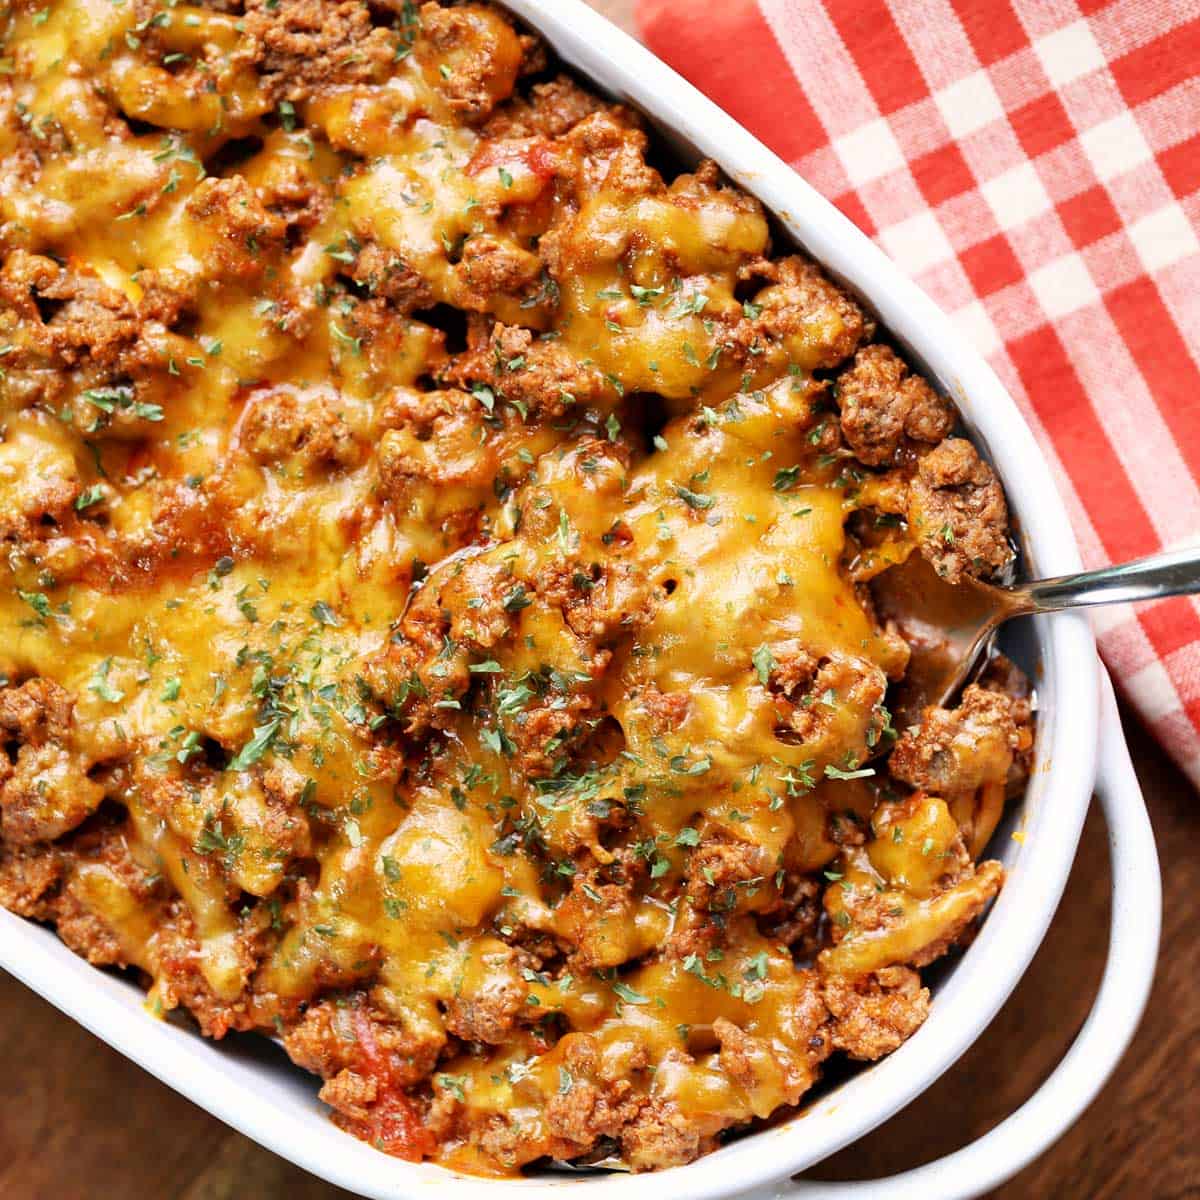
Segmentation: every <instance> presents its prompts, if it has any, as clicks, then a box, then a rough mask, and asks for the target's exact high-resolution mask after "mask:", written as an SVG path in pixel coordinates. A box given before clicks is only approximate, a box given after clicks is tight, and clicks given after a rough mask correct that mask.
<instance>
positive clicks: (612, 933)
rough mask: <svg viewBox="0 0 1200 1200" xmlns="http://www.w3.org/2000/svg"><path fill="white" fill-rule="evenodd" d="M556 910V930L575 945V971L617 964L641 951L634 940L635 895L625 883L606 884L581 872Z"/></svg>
mask: <svg viewBox="0 0 1200 1200" xmlns="http://www.w3.org/2000/svg"><path fill="white" fill-rule="evenodd" d="M571 884H572V886H571V890H570V892H568V893H567V895H566V897H565V898H564V899H563V901H562V903H561V904H559V906H558V908H557V909H556V910H555V929H556V931H557V932H558V933H559V934H560V936H562V937H564V938H566V939H567V940H568V941H569V942H570V943H571V944H572V945H573V946H574V950H573V951H572V955H571V969H572V970H573V971H575V972H576V973H579V972H586V971H593V970H596V969H597V968H600V969H603V968H605V967H618V966H620V965H621V964H622V963H623V962H626V961H628V960H629V958H630V957H632V956H633V955H634V954H636V953H637V952H638V949H639V948H638V947H637V946H636V944H635V943H634V940H633V936H632V935H633V914H634V898H633V895H632V891H631V888H630V887H629V886H628V885H626V884H616V883H605V882H603V881H602V880H601V879H600V878H599V877H598V876H597V875H596V873H595V872H591V871H589V872H584V871H579V872H577V873H576V874H575V876H574V877H573V879H572V881H571Z"/></svg>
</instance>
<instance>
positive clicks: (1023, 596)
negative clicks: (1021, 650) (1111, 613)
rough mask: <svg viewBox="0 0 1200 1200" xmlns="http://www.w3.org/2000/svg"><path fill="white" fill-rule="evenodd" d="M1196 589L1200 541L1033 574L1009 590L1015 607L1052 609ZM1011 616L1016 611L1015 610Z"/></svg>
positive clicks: (1152, 597)
mask: <svg viewBox="0 0 1200 1200" xmlns="http://www.w3.org/2000/svg"><path fill="white" fill-rule="evenodd" d="M1198 592H1200V544H1197V545H1194V546H1185V547H1183V548H1182V549H1179V550H1166V551H1164V552H1163V553H1161V554H1151V555H1149V556H1148V557H1146V558H1136V559H1134V560H1133V561H1132V562H1127V563H1118V564H1116V565H1115V566H1111V567H1101V568H1100V569H1099V570H1098V571H1080V572H1079V573H1078V574H1076V575H1060V576H1058V578H1056V579H1035V580H1032V581H1031V582H1029V583H1023V584H1019V585H1018V586H1016V587H1014V588H1012V589H1011V594H1012V596H1013V599H1014V600H1015V601H1017V604H1018V606H1019V607H1018V611H1020V612H1026V613H1031V612H1032V613H1039V612H1057V611H1058V610H1059V609H1063V608H1079V607H1084V606H1087V605H1092V604H1123V603H1126V602H1128V601H1130V600H1160V599H1162V598H1163V597H1165V596H1180V595H1185V594H1188V593H1193V594H1194V593H1198ZM1014 615H1015V614H1014Z"/></svg>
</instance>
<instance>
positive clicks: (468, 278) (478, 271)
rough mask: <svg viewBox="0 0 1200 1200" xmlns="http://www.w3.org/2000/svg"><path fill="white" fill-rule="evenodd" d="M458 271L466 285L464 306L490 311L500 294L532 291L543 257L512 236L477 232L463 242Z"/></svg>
mask: <svg viewBox="0 0 1200 1200" xmlns="http://www.w3.org/2000/svg"><path fill="white" fill-rule="evenodd" d="M454 273H455V274H456V275H457V276H458V279H459V282H460V283H461V284H462V288H463V290H462V293H461V294H460V302H461V303H462V305H463V307H464V308H468V309H474V310H475V311H476V312H486V311H487V310H488V307H489V305H490V303H491V301H492V300H493V298H494V297H496V296H511V297H518V296H521V295H523V294H524V293H526V292H528V291H529V289H530V288H532V287H533V286H534V285H535V284H536V283H537V282H538V280H539V279H540V278H541V274H542V260H541V259H540V258H538V256H537V255H536V254H534V253H533V252H532V251H530V250H522V249H521V247H520V246H518V245H517V244H516V243H515V242H514V241H512V240H511V239H509V238H499V237H496V236H494V235H493V234H490V233H476V234H472V236H471V237H469V238H467V240H466V241H465V242H464V243H463V248H462V256H461V258H460V259H459V261H458V262H457V263H456V264H455V265H454Z"/></svg>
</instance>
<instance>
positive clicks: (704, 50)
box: [638, 0, 1200, 785]
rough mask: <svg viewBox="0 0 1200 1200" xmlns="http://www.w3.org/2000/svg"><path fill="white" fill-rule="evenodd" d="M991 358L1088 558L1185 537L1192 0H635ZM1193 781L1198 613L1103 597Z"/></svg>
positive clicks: (1122, 649)
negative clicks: (1116, 603)
mask: <svg viewBox="0 0 1200 1200" xmlns="http://www.w3.org/2000/svg"><path fill="white" fill-rule="evenodd" d="M638 16H639V19H640V23H641V27H642V32H643V35H644V37H645V40H646V41H647V42H648V44H649V45H650V47H651V48H652V49H653V50H654V51H655V52H656V53H658V54H659V55H660V56H661V57H662V58H664V59H666V60H667V61H668V62H669V63H671V64H672V65H673V66H675V67H676V68H677V69H678V70H679V71H680V72H682V74H684V75H685V76H687V77H688V78H689V79H691V80H692V81H693V82H694V83H696V84H697V85H698V86H699V87H700V88H702V89H703V90H704V91H705V92H707V93H708V94H709V95H710V96H712V97H713V99H715V100H716V101H717V103H719V104H721V105H722V106H723V107H724V108H725V109H727V110H728V111H729V112H730V113H731V114H732V115H733V116H734V117H736V118H737V119H738V120H739V121H741V122H742V123H743V124H744V125H746V126H747V127H748V128H750V129H752V130H754V131H755V132H756V133H757V134H758V135H759V136H760V137H762V138H763V140H764V141H766V142H767V144H768V145H770V146H771V147H772V148H773V149H774V150H776V151H777V152H778V153H779V154H780V155H782V156H783V157H784V158H785V159H787V160H788V161H789V162H790V163H791V164H792V165H793V166H794V167H796V169H797V170H798V171H799V172H800V173H801V174H802V175H803V176H804V177H805V178H806V179H808V180H809V182H811V183H812V184H813V185H814V186H815V187H817V188H818V189H819V190H820V191H821V192H823V193H824V194H825V195H826V196H827V197H828V198H829V199H830V200H832V201H833V202H834V203H835V204H836V205H837V206H838V207H839V208H840V209H841V210H842V211H843V212H844V213H846V214H847V215H848V216H849V217H850V218H851V219H852V220H854V221H855V222H856V223H857V224H858V225H859V226H860V227H861V228H862V229H864V230H866V232H867V233H868V234H870V235H871V236H872V237H874V238H875V239H876V241H878V243H879V244H880V245H881V246H882V247H883V249H884V250H886V251H887V252H888V253H889V254H890V255H891V256H892V258H893V259H895V260H896V262H897V263H899V265H900V266H901V267H902V268H904V269H905V270H906V271H907V272H908V273H909V274H910V275H912V276H913V277H914V278H915V279H916V280H917V282H918V283H920V284H921V285H922V286H923V287H924V288H925V289H926V290H927V291H928V292H929V293H930V294H931V295H932V296H933V297H934V299H935V300H936V301H937V302H938V303H939V304H940V305H941V306H942V307H943V308H944V309H945V310H946V311H947V312H949V313H951V314H952V316H953V319H954V321H955V322H956V324H957V325H958V328H959V329H960V330H961V331H962V333H963V336H964V337H968V338H971V339H972V340H973V341H974V342H975V344H976V345H977V346H978V347H979V349H980V350H982V351H983V352H984V354H986V355H987V357H988V359H989V360H990V362H991V363H992V366H993V367H995V369H996V370H997V372H998V373H999V375H1000V377H1001V379H1002V380H1003V381H1004V383H1005V385H1006V386H1007V387H1008V389H1009V391H1010V392H1011V393H1012V395H1013V396H1014V397H1015V398H1016V400H1017V403H1018V404H1019V405H1020V406H1021V410H1022V411H1023V413H1024V414H1025V417H1026V418H1027V419H1028V421H1029V423H1030V424H1031V425H1032V427H1033V430H1034V432H1035V434H1036V435H1037V438H1038V440H1039V442H1040V443H1041V445H1042V447H1043V449H1044V451H1045V453H1046V456H1047V457H1048V458H1049V460H1050V462H1051V464H1052V466H1053V468H1054V469H1055V471H1056V473H1057V478H1058V483H1059V486H1060V489H1061V491H1062V494H1063V495H1064V496H1065V497H1066V501H1067V505H1068V508H1069V510H1070V513H1071V516H1072V519H1073V521H1074V524H1075V530H1076V533H1077V535H1078V537H1079V541H1080V544H1081V546H1082V548H1083V557H1084V560H1085V561H1086V562H1087V563H1088V565H1100V564H1103V563H1106V562H1110V561H1120V560H1123V559H1128V558H1134V557H1136V556H1138V555H1142V554H1148V553H1150V552H1151V551H1154V550H1157V549H1159V548H1160V547H1170V546H1177V545H1180V544H1183V543H1187V542H1189V541H1193V542H1194V541H1200V237H1198V236H1197V231H1198V230H1200V0H1113V2H1111V3H1102V2H1098V0H709V2H706V3H697V0H639V12H638ZM1097 613H1098V614H1099V615H1098V619H1097V622H1096V627H1097V632H1098V633H1099V635H1100V644H1101V649H1102V651H1103V654H1104V657H1105V658H1106V660H1107V662H1108V664H1109V666H1110V668H1111V669H1112V672H1113V675H1114V677H1115V679H1116V680H1117V682H1118V685H1119V686H1120V687H1121V688H1122V689H1123V690H1124V692H1125V694H1126V695H1127V696H1128V697H1129V698H1130V699H1131V700H1132V701H1133V703H1134V704H1135V705H1136V707H1137V708H1138V710H1139V711H1140V713H1141V715H1142V717H1143V718H1144V719H1145V721H1146V723H1147V724H1148V725H1149V726H1150V727H1151V729H1152V730H1153V731H1154V732H1155V733H1156V734H1157V735H1158V736H1159V738H1160V739H1161V740H1162V742H1163V744H1164V745H1165V746H1166V747H1167V748H1168V749H1169V750H1170V751H1171V753H1172V754H1173V755H1174V757H1175V758H1176V759H1177V761H1178V762H1179V763H1180V765H1181V766H1182V767H1183V768H1184V770H1185V771H1187V772H1188V774H1189V775H1190V776H1191V778H1192V779H1193V781H1195V782H1196V783H1197V784H1198V785H1200V603H1197V601H1196V600H1194V599H1190V600H1172V601H1164V602H1161V603H1159V604H1155V605H1150V606H1143V607H1140V608H1139V609H1138V610H1137V611H1136V613H1135V612H1134V611H1133V610H1132V609H1130V608H1127V607H1121V608H1114V609H1098V610H1097Z"/></svg>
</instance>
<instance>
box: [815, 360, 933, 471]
mask: <svg viewBox="0 0 1200 1200" xmlns="http://www.w3.org/2000/svg"><path fill="white" fill-rule="evenodd" d="M837 402H838V406H839V407H840V409H841V413H842V433H843V434H844V435H845V438H846V441H847V443H848V444H849V446H850V449H851V450H853V451H854V454H855V457H857V458H858V460H859V461H860V462H864V463H866V464H867V465H868V466H873V467H879V466H888V465H890V464H891V463H893V462H894V461H895V458H896V454H897V452H898V451H899V450H900V447H901V446H902V445H903V444H904V440H905V439H906V438H908V439H911V440H912V441H915V442H923V443H930V444H935V443H937V442H940V441H941V440H942V439H943V438H944V437H946V435H947V434H949V432H950V430H951V428H953V425H954V408H953V406H952V405H951V404H950V402H949V401H948V400H946V399H945V398H944V397H942V396H939V395H938V394H937V392H935V391H934V390H933V388H931V387H930V386H929V384H928V383H926V382H925V380H924V379H922V378H921V377H920V376H919V375H910V374H909V372H908V367H907V366H905V364H904V362H903V360H902V359H900V358H899V357H898V356H897V355H896V354H895V353H893V352H892V351H891V350H890V349H888V347H887V346H878V345H875V346H864V347H863V348H862V349H861V350H859V352H858V353H857V354H856V355H855V356H854V365H853V366H852V367H850V369H849V370H847V371H845V372H843V374H842V375H841V376H839V378H838V382H837Z"/></svg>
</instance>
